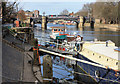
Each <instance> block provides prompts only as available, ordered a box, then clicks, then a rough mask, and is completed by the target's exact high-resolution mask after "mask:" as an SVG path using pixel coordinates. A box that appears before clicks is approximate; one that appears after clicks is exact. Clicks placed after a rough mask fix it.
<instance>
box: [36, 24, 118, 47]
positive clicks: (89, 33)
mask: <svg viewBox="0 0 120 84" xmlns="http://www.w3.org/2000/svg"><path fill="white" fill-rule="evenodd" d="M36 25H37V26H38V27H37V28H38V30H39V31H35V36H42V37H49V34H50V33H51V30H50V27H52V26H64V25H60V24H52V23H48V24H47V28H48V30H46V31H45V32H42V31H41V30H40V29H41V24H36ZM66 28H67V32H68V33H69V34H73V33H74V32H76V33H77V34H80V35H82V36H83V40H84V41H93V40H94V39H98V40H100V41H107V40H111V41H113V42H114V43H115V44H116V46H120V41H119V39H120V31H111V30H109V29H106V28H94V29H91V28H90V27H85V28H80V29H77V28H76V26H69V25H66ZM38 39H39V38H38Z"/></svg>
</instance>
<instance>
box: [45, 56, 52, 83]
mask: <svg viewBox="0 0 120 84" xmlns="http://www.w3.org/2000/svg"><path fill="white" fill-rule="evenodd" d="M52 78H53V70H52V58H51V56H50V55H46V56H44V57H43V82H45V84H48V83H50V82H52Z"/></svg>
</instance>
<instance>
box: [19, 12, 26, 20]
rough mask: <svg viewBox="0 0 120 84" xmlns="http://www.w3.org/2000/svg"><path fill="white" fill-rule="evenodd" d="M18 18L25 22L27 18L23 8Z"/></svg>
mask: <svg viewBox="0 0 120 84" xmlns="http://www.w3.org/2000/svg"><path fill="white" fill-rule="evenodd" d="M17 18H18V19H19V20H20V21H21V22H23V21H24V20H26V15H25V12H24V11H23V10H20V11H19V12H18V14H17Z"/></svg>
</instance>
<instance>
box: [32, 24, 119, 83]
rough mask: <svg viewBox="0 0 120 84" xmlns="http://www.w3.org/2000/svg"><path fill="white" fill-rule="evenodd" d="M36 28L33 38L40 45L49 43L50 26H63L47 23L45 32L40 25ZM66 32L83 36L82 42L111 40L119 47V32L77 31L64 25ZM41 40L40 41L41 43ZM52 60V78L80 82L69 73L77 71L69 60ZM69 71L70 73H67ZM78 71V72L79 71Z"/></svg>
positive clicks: (56, 58) (96, 29)
mask: <svg viewBox="0 0 120 84" xmlns="http://www.w3.org/2000/svg"><path fill="white" fill-rule="evenodd" d="M36 25H37V27H36V28H35V30H34V34H35V38H37V39H38V41H39V43H40V44H44V43H41V42H42V41H49V40H50V39H49V35H50V34H51V29H50V27H52V26H64V25H60V24H52V23H48V25H47V28H48V29H47V30H46V31H42V30H41V24H36ZM66 28H67V32H68V33H69V34H74V32H76V33H77V34H80V35H82V36H83V40H84V41H93V40H94V39H98V40H100V41H107V40H111V41H113V42H115V44H116V46H120V42H119V38H120V31H111V30H109V29H105V28H94V29H91V28H90V27H85V28H81V29H77V28H76V27H75V26H68V25H66ZM41 40H42V41H41ZM43 56H44V55H42V56H41V60H42V59H43ZM52 60H53V77H55V78H57V79H59V80H63V79H65V80H72V81H71V82H72V83H75V80H77V83H78V84H79V82H81V80H79V77H78V76H76V75H75V74H72V73H71V72H74V71H76V70H77V71H78V67H77V68H76V69H74V68H73V66H72V64H71V60H68V59H64V58H60V57H57V56H55V57H54V56H52ZM41 69H42V73H43V67H42V68H41ZM69 71H71V72H69ZM79 71H80V70H79Z"/></svg>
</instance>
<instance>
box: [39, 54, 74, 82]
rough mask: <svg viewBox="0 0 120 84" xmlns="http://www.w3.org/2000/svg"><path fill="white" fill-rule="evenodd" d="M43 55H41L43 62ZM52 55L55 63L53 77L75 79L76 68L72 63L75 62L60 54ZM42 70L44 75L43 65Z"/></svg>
mask: <svg viewBox="0 0 120 84" xmlns="http://www.w3.org/2000/svg"><path fill="white" fill-rule="evenodd" d="M43 56H44V55H43ZM43 56H41V57H40V59H41V63H43ZM51 57H52V63H53V77H54V78H57V79H59V80H64V79H65V80H73V79H74V74H73V73H72V72H73V71H74V69H73V65H72V64H73V63H74V62H72V61H71V60H69V59H65V58H62V57H58V56H51ZM74 64H75V63H74ZM41 72H42V75H43V66H41ZM71 82H72V81H71Z"/></svg>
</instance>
